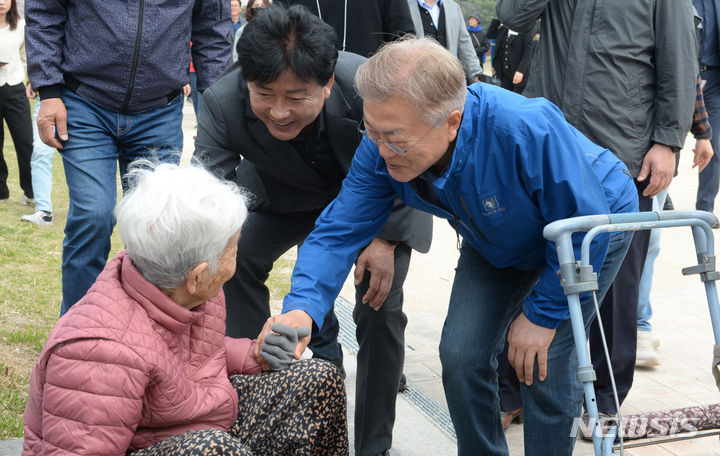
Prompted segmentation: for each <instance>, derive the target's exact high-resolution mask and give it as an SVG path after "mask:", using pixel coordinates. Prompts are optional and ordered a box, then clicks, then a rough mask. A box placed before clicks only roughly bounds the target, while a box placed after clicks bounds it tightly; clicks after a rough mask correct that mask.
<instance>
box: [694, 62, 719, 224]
mask: <svg viewBox="0 0 720 456" xmlns="http://www.w3.org/2000/svg"><path fill="white" fill-rule="evenodd" d="M700 77H701V78H702V79H703V80H704V81H707V82H706V83H705V86H704V87H703V98H704V99H705V109H706V110H707V115H708V120H709V121H710V125H711V126H712V127H713V129H712V138H711V139H710V142H711V144H712V148H713V151H716V152H715V154H713V156H712V158H711V159H710V163H708V164H707V166H706V167H705V169H703V170H702V172H701V173H700V175H699V176H698V191H697V200H696V201H695V209H697V210H699V211H707V212H712V211H713V209H714V206H715V197H716V196H717V194H718V184H719V183H720V157H718V151H720V149H719V147H720V128H715V126H716V125H720V68H711V69H708V70H705V71H703V72H701V73H700Z"/></svg>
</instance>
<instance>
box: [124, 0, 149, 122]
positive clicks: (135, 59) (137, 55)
mask: <svg viewBox="0 0 720 456" xmlns="http://www.w3.org/2000/svg"><path fill="white" fill-rule="evenodd" d="M144 12H145V0H140V13H139V15H138V27H137V35H136V36H135V55H133V63H132V69H131V70H130V84H129V86H128V91H127V94H126V95H125V102H124V103H123V107H122V112H127V109H128V106H129V105H130V97H131V96H132V91H133V88H134V87H135V72H136V71H137V65H138V60H139V58H140V42H141V41H142V40H141V38H142V23H143V15H144Z"/></svg>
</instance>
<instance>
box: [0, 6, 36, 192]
mask: <svg viewBox="0 0 720 456" xmlns="http://www.w3.org/2000/svg"><path fill="white" fill-rule="evenodd" d="M26 67H27V64H26V61H25V21H24V20H23V19H21V18H20V14H19V13H18V9H17V4H16V3H15V1H14V0H0V123H2V121H3V120H4V121H5V122H6V123H7V126H8V130H9V131H10V135H12V139H13V143H14V144H15V155H17V161H18V171H19V173H20V188H22V190H23V196H22V202H23V204H26V205H28V206H29V205H32V204H35V201H33V197H34V193H33V187H32V175H31V171H30V169H31V168H30V159H31V156H32V125H31V122H32V121H31V120H30V104H29V103H28V100H27V98H26V97H25V84H24V82H25V73H26V71H27V68H26ZM0 127H1V126H0ZM4 137H5V129H4V128H0V201H1V200H6V199H8V198H10V190H9V189H8V186H7V178H8V168H7V164H6V163H5V158H4V156H3V152H2V151H3V142H4Z"/></svg>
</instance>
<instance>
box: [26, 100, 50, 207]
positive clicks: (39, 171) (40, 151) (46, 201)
mask: <svg viewBox="0 0 720 456" xmlns="http://www.w3.org/2000/svg"><path fill="white" fill-rule="evenodd" d="M40 103H41V102H40V99H38V100H37V101H36V102H35V109H34V110H33V122H32V129H33V152H32V160H31V161H30V167H31V168H32V185H33V191H34V192H35V210H36V211H45V212H49V213H52V210H53V209H52V201H51V194H52V161H53V155H54V154H55V149H53V148H52V147H50V146H48V145H47V144H45V143H43V142H42V141H41V140H40V134H39V133H38V128H37V115H38V111H39V110H40Z"/></svg>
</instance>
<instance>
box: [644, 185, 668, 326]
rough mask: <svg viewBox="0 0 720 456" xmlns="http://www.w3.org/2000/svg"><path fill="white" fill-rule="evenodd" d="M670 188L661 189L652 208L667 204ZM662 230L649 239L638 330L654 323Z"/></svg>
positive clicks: (654, 209) (651, 234)
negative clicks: (654, 284) (655, 279)
mask: <svg viewBox="0 0 720 456" xmlns="http://www.w3.org/2000/svg"><path fill="white" fill-rule="evenodd" d="M667 194H668V189H667V188H666V189H665V190H663V191H661V192H660V193H658V194H657V195H655V197H654V198H653V203H652V210H653V211H655V212H660V211H662V210H663V206H664V205H665V199H666V197H667ZM661 233H662V230H661V229H659V228H656V229H654V230H651V231H650V239H649V241H648V251H647V258H646V259H645V266H644V267H643V272H642V277H641V278H640V286H639V297H638V323H637V326H638V331H651V330H652V325H651V324H650V318H652V306H651V305H650V290H651V289H652V278H653V272H654V270H655V260H656V259H657V257H658V255H659V254H660V234H661Z"/></svg>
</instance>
